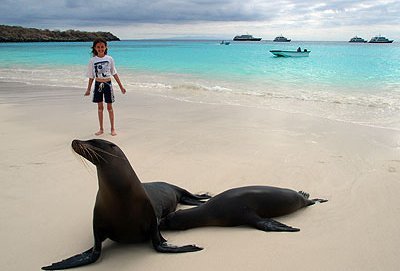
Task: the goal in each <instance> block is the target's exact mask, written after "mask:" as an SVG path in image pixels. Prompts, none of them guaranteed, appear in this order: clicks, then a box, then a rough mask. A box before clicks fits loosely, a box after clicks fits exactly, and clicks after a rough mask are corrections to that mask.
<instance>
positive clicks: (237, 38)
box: [233, 34, 261, 41]
mask: <svg viewBox="0 0 400 271" xmlns="http://www.w3.org/2000/svg"><path fill="white" fill-rule="evenodd" d="M233 40H235V41H260V40H261V38H255V37H253V36H252V35H249V34H247V35H240V36H235V37H234V38H233Z"/></svg>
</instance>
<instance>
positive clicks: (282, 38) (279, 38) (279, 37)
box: [273, 35, 291, 42]
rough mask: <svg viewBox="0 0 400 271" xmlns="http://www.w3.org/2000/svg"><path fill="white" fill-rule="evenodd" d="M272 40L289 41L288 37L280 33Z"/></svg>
mask: <svg viewBox="0 0 400 271" xmlns="http://www.w3.org/2000/svg"><path fill="white" fill-rule="evenodd" d="M273 41H275V42H290V41H291V40H290V39H287V38H285V37H284V36H282V35H280V36H277V37H276V38H275V39H274V40H273Z"/></svg>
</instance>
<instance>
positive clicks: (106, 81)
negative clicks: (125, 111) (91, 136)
mask: <svg viewBox="0 0 400 271" xmlns="http://www.w3.org/2000/svg"><path fill="white" fill-rule="evenodd" d="M92 53H93V57H92V58H91V59H90V61H89V67H88V72H87V77H88V78H89V82H88V86H87V90H86V92H85V96H89V95H90V90H91V88H92V84H93V81H95V84H94V91H93V102H94V103H97V108H98V116H99V124H100V129H99V131H98V132H96V133H95V135H101V134H103V133H104V126H103V110H104V106H103V97H104V101H105V103H106V104H107V111H108V115H109V117H110V124H111V135H113V136H115V135H117V132H116V130H115V126H114V111H113V107H112V103H113V102H114V93H113V89H112V85H111V76H113V77H114V79H115V81H117V83H118V85H119V88H120V89H121V92H122V93H123V94H125V92H126V90H125V88H124V87H123V85H122V83H121V81H120V80H119V77H118V74H117V70H116V68H115V64H114V59H113V58H112V57H111V56H109V55H107V41H106V40H104V39H101V38H99V39H96V40H94V41H93V46H92Z"/></svg>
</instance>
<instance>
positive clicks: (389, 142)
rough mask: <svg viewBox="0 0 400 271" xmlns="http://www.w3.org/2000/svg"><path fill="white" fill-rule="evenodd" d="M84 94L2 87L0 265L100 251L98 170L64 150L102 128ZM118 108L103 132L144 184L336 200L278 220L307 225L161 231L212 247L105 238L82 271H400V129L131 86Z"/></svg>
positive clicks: (20, 266) (16, 266)
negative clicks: (276, 191)
mask: <svg viewBox="0 0 400 271" xmlns="http://www.w3.org/2000/svg"><path fill="white" fill-rule="evenodd" d="M116 89H117V88H116ZM84 91H85V89H84V88H82V89H77V88H60V87H49V86H47V87H45V86H33V85H25V84H20V83H9V82H0V116H1V117H0V125H1V130H0V137H1V143H0V144H1V156H0V171H1V180H0V194H1V196H0V218H1V219H0V229H1V231H0V240H2V245H1V248H0V250H1V251H0V254H1V255H2V256H1V257H0V269H1V270H8V271H14V270H40V267H41V266H44V265H48V264H50V263H52V262H56V261H59V260H61V259H65V258H67V257H69V256H72V255H74V254H77V253H80V252H83V251H85V250H86V249H88V248H90V247H91V246H92V245H93V237H92V223H91V221H92V210H93V205H94V201H95V195H96V192H97V177H96V171H95V169H94V166H93V165H92V164H90V163H87V166H85V164H84V163H82V160H81V159H79V157H78V156H77V155H75V154H74V153H73V151H72V149H71V147H70V144H71V141H72V140H73V139H90V138H95V136H94V132H96V131H97V129H98V125H97V115H96V114H97V108H96V105H95V104H93V103H92V102H91V101H90V98H88V97H84V96H83V94H84ZM114 109H115V114H116V128H117V133H118V135H117V136H116V137H112V136H111V135H110V134H109V122H108V116H107V112H106V111H105V128H106V132H107V133H105V134H104V135H102V136H100V137H99V138H103V139H106V140H110V141H113V142H115V143H116V144H117V145H118V146H120V147H121V149H122V150H123V151H124V152H125V154H126V156H127V157H128V158H129V160H130V162H131V164H132V166H133V168H134V169H135V171H136V173H137V175H138V176H139V178H140V179H141V180H142V182H149V181H154V180H164V181H167V182H170V183H174V184H176V185H179V186H181V187H184V188H186V189H188V190H190V191H191V192H196V193H197V192H209V193H211V194H214V195H215V194H217V193H219V192H222V191H224V190H226V189H229V188H232V187H237V186H245V185H252V184H260V185H272V186H279V187H288V188H292V189H295V190H303V191H307V192H308V193H310V195H311V197H317V198H326V199H328V200H329V202H327V203H324V204H317V205H314V206H311V207H309V208H305V209H302V210H300V211H298V212H296V213H294V214H291V215H288V216H286V217H280V218H277V220H278V221H280V222H283V223H285V224H288V225H291V226H294V227H298V228H300V229H301V231H300V232H296V233H277V232H268V233H267V232H262V231H258V230H255V229H252V228H247V227H238V228H217V227H209V228H198V229H193V230H188V231H182V232H163V235H164V237H166V239H168V241H169V243H171V244H176V245H184V244H197V245H198V246H201V247H204V250H203V251H201V252H196V253H186V254H175V255H171V254H160V253H157V252H155V251H154V250H153V249H152V246H151V244H150V242H148V243H144V244H135V245H119V244H115V243H113V242H111V241H107V242H105V243H104V244H103V251H102V256H101V258H100V260H99V261H98V262H96V263H95V264H92V265H88V266H85V267H81V268H79V269H76V270H96V271H99V270H100V271H101V270H119V271H124V270H146V271H153V270H154V271H156V270H163V271H179V270H191V271H197V270H296V271H302V270H307V271H310V270H363V271H365V270H398V268H399V264H400V260H399V257H398V251H399V249H400V235H399V234H398V225H399V223H400V207H399V206H400V196H399V195H400V133H399V132H398V131H394V130H388V129H379V128H373V127H366V126H360V125H356V124H352V123H345V122H338V121H330V120H326V119H322V118H316V117H311V116H307V115H301V114H291V113H285V112H280V111H275V110H269V109H257V108H250V107H241V106H231V105H212V104H201V103H189V102H183V101H178V100H174V99H170V98H165V97H160V96H156V95H152V94H147V93H144V92H142V91H136V90H135V89H128V92H127V94H126V95H124V96H123V95H122V94H121V93H120V92H119V93H117V95H116V103H115V105H114Z"/></svg>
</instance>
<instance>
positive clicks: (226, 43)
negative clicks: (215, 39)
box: [220, 40, 231, 45]
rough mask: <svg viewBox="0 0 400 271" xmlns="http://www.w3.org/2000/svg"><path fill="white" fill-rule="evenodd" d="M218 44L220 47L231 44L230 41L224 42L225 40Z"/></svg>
mask: <svg viewBox="0 0 400 271" xmlns="http://www.w3.org/2000/svg"><path fill="white" fill-rule="evenodd" d="M220 44H221V45H229V44H231V42H230V41H226V40H222V41H221V42H220Z"/></svg>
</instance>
